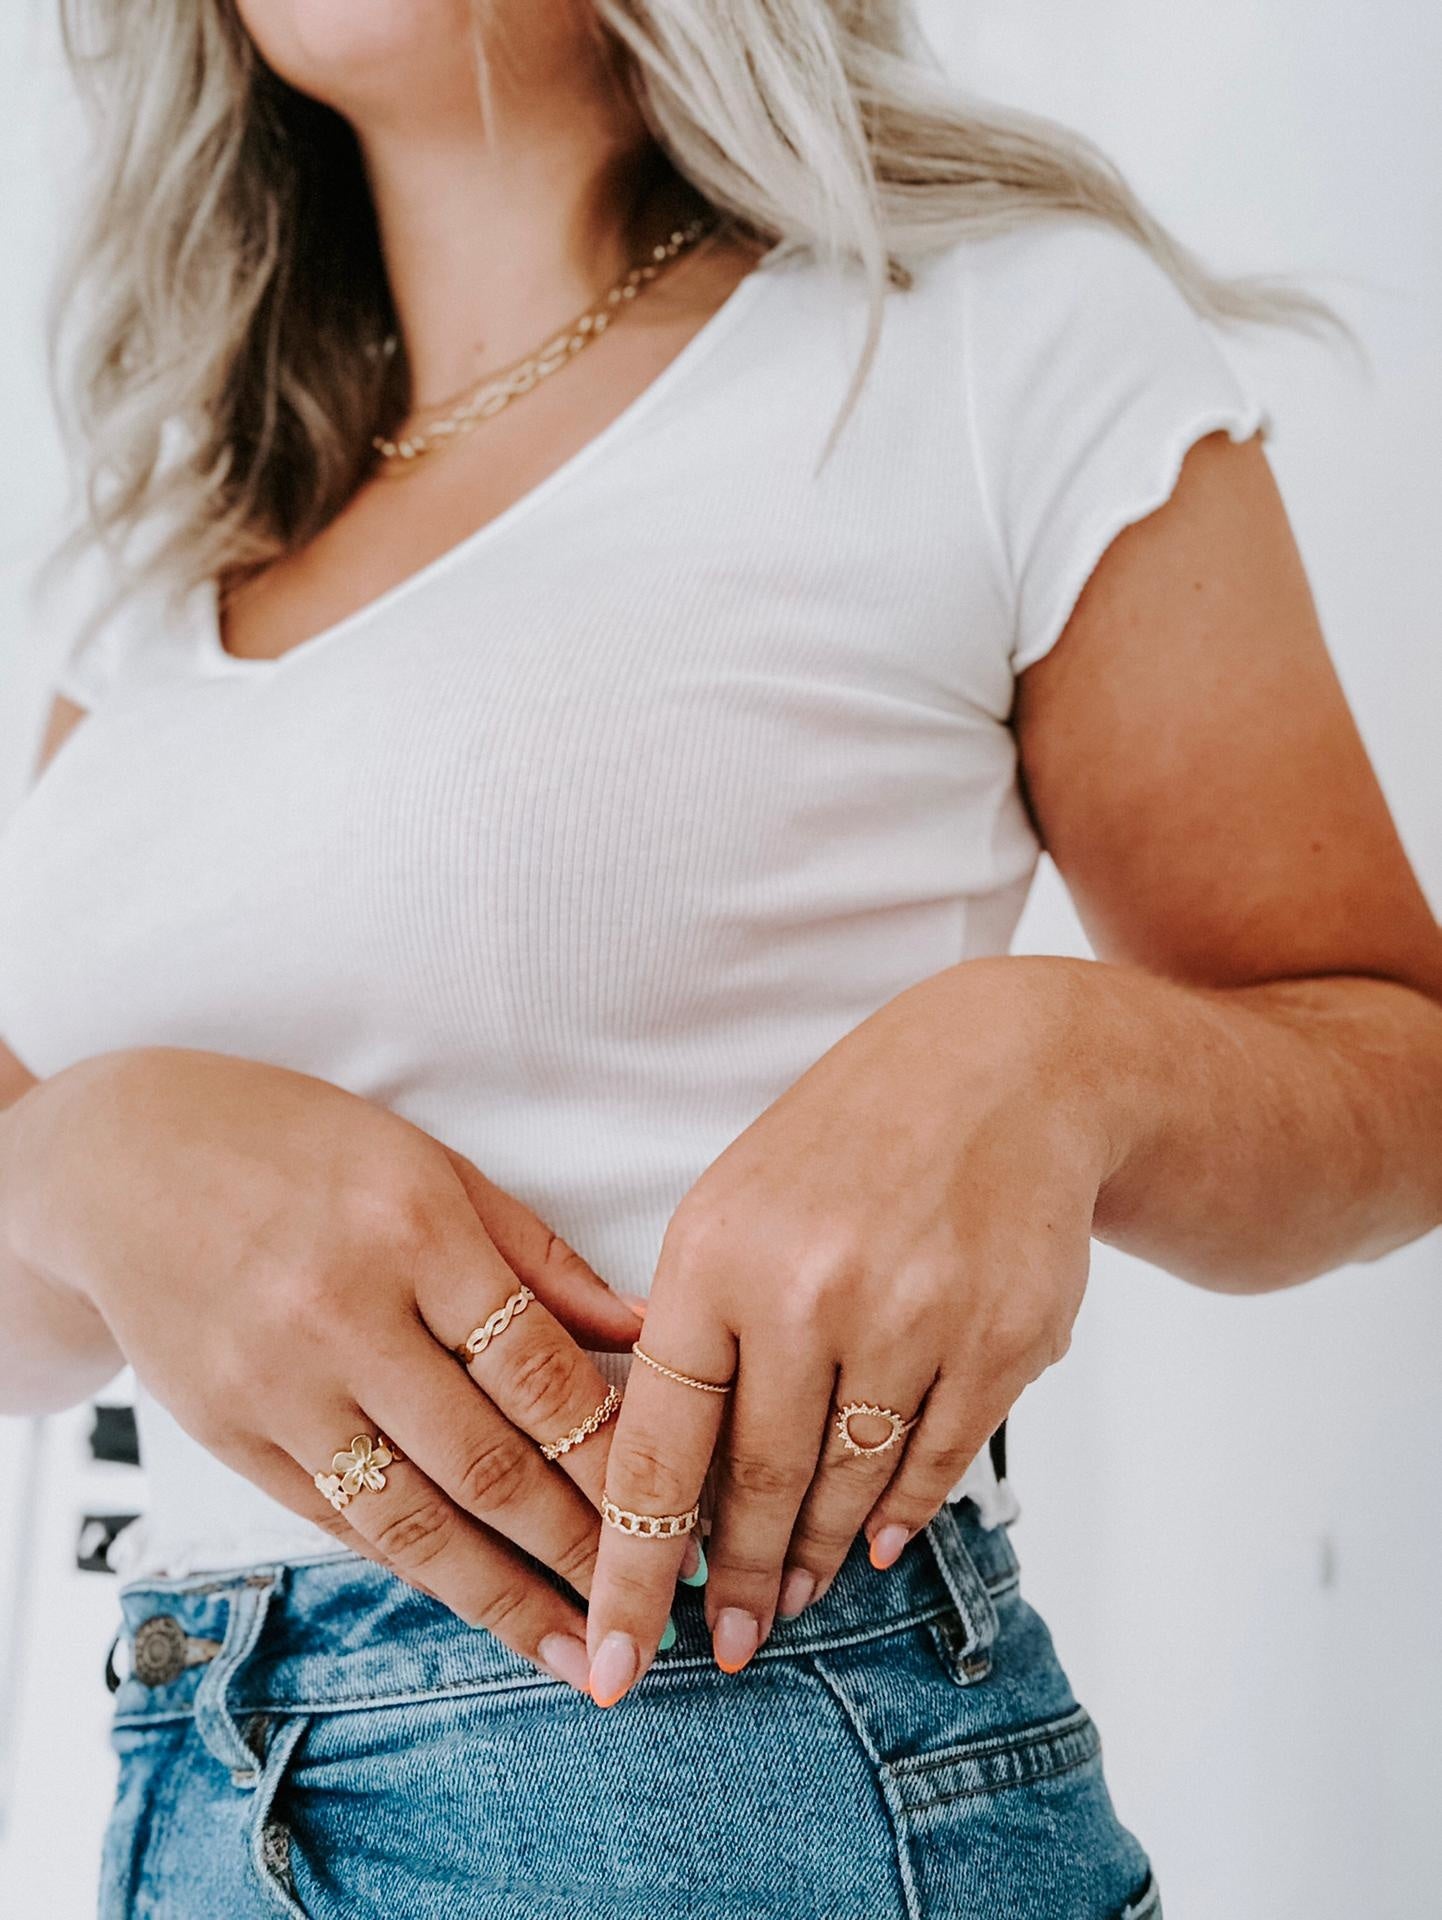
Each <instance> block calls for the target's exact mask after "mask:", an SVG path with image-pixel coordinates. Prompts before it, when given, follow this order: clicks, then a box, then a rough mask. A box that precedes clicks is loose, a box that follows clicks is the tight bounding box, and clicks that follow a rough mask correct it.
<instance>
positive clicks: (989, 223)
mask: <svg viewBox="0 0 1442 1920" xmlns="http://www.w3.org/2000/svg"><path fill="white" fill-rule="evenodd" d="M471 4H472V22H473V30H472V33H471V36H470V38H471V42H472V49H473V52H474V54H475V57H476V62H477V82H478V88H479V92H480V98H481V100H482V103H483V105H484V104H486V103H487V102H488V100H489V91H488V74H487V64H486V59H485V58H484V57H483V53H482V48H483V45H484V44H485V43H486V40H487V35H486V32H485V27H486V24H487V18H486V16H487V14H488V11H489V8H490V6H491V5H492V4H494V0H471ZM581 4H582V5H583V6H586V7H588V8H589V13H590V18H591V21H592V25H593V28H594V30H595V31H596V32H597V33H598V34H600V35H601V36H602V38H603V42H604V43H605V44H606V45H607V46H608V48H609V49H610V50H611V52H612V53H613V55H614V56H615V59H616V61H617V64H618V71H619V73H620V75H621V77H622V81H623V84H625V85H628V86H629V87H630V88H631V89H632V94H633V98H634V100H635V101H636V103H637V107H638V110H639V112H640V115H641V117H642V119H643V121H644V123H645V126H646V128H647V130H648V131H649V132H650V133H651V134H652V135H653V136H654V139H655V141H656V142H657V144H658V146H659V148H660V149H661V151H662V153H663V154H664V155H665V156H666V157H667V158H668V159H669V161H670V163H671V165H672V166H674V168H675V169H676V171H677V172H678V173H679V174H681V175H682V176H683V177H684V178H685V179H687V180H688V181H689V182H690V183H691V185H692V186H693V187H694V188H695V189H696V190H697V191H699V192H700V193H701V194H702V195H703V196H704V198H705V200H706V201H707V202H708V203H709V204H710V205H711V206H712V207H714V208H715V209H716V210H717V211H718V212H719V213H720V214H721V215H722V216H723V220H724V221H725V224H726V225H727V227H728V229H729V230H730V231H732V232H733V233H737V234H742V235H746V236H749V237H751V238H754V239H755V240H757V241H759V242H762V243H765V244H766V245H774V244H776V243H777V242H784V243H786V250H787V251H790V250H791V248H792V247H793V246H794V247H797V248H806V249H810V250H813V251H814V252H815V253H817V254H818V255H819V256H821V257H822V258H824V259H828V260H833V261H838V260H843V259H844V260H849V261H853V262H856V263H858V264H859V265H860V267H861V268H862V270H863V271H864V274H865V276H866V281H867V284H868V287H869V325H868V330H867V334H866V337H865V341H864V345H863V349H862V353H861V356H860V359H859V362H858V365H857V369H856V373H855V375H854V377H853V381H852V384H851V387H850V389H849V391H848V393H847V396H846V398H845V400H844V402H843V406H842V410H841V414H840V416H839V418H838V421H837V423H836V427H835V428H833V434H832V440H831V441H828V443H827V450H828V452H829V449H830V446H831V445H832V444H833V443H834V438H835V434H836V432H837V431H839V429H840V426H841V424H842V421H844V419H845V417H846V415H847V414H848V413H849V411H850V408H851V407H852V405H854V402H855V399H856V396H857V394H858V393H859V391H860V389H861V385H862V383H863V381H864V379H865V376H866V372H867V370H868V368H869V367H870V365H871V361H872V357H873V355H874V352H875V348H876V342H877V337H878V333H879V329H880V324H881V309H882V302H883V298H884V295H885V292H886V289H887V286H888V285H895V286H900V287H906V286H909V285H910V283H911V269H912V268H913V267H914V266H916V265H917V264H918V263H919V262H920V261H922V260H923V259H924V258H925V257H926V256H927V255H930V254H933V253H936V252H937V251H939V250H941V249H944V248H946V247H949V246H950V245H951V244H952V243H953V242H954V241H955V240H957V239H958V238H959V237H960V236H962V235H963V234H968V233H986V232H992V231H996V230H999V229H1002V228H1007V227H1010V226H1013V225H1015V224H1017V223H1018V222H1021V221H1025V220H1028V219H1034V218H1037V217H1040V216H1050V215H1055V214H1057V213H1066V214H1075V215H1080V216H1089V217H1092V218H1094V219H1100V220H1103V221H1105V222H1108V223H1110V224H1111V225H1113V226H1115V227H1117V228H1119V229H1121V230H1122V231H1123V232H1124V233H1126V234H1129V235H1130V236H1131V237H1132V238H1133V239H1134V240H1136V241H1137V242H1139V243H1140V244H1141V245H1142V246H1143V247H1144V248H1145V249H1146V250H1147V251H1148V253H1150V254H1151V256H1152V257H1153V259H1155V260H1156V261H1157V262H1158V263H1159V264H1160V265H1161V266H1162V267H1163V268H1164V269H1165V270H1166V271H1167V272H1168V273H1169V274H1170V275H1171V276H1172V277H1173V278H1174V280H1175V281H1176V283H1177V285H1178V286H1179V287H1180V289H1181V291H1182V292H1183V294H1184V295H1185V296H1186V297H1187V299H1188V300H1189V301H1190V302H1191V304H1192V305H1193V306H1194V307H1195V309H1196V310H1197V311H1198V312H1199V313H1200V314H1202V315H1203V316H1205V317H1207V318H1210V319H1214V320H1217V321H1221V322H1224V323H1236V322H1263V323H1273V324H1288V325H1294V326H1297V327H1300V328H1301V329H1302V330H1304V331H1308V332H1312V333H1318V332H1322V331H1325V330H1328V329H1330V330H1334V331H1336V332H1339V333H1340V334H1342V335H1344V336H1345V337H1347V338H1348V339H1349V340H1351V341H1352V342H1353V344H1354V345H1357V344H1358V343H1357V342H1356V338H1355V335H1353V333H1352V330H1351V328H1350V327H1348V326H1347V324H1346V322H1345V321H1343V320H1341V318H1340V317H1339V316H1338V315H1337V314H1336V313H1335V312H1334V310H1333V309H1332V308H1331V307H1330V306H1328V305H1327V304H1326V303H1325V302H1324V301H1322V300H1320V299H1319V298H1317V297H1316V296H1314V295H1312V294H1310V293H1307V292H1305V291H1303V290H1301V289H1299V288H1298V287H1296V286H1295V285H1292V284H1289V283H1287V282H1286V281H1284V280H1282V279H1278V278H1275V277H1271V278H1263V277H1261V276H1256V275H1249V276H1245V277H1232V278H1223V277H1220V276H1218V275H1216V274H1214V273H1212V272H1210V271H1209V270H1208V269H1207V267H1206V266H1205V265H1204V264H1203V262H1202V261H1201V260H1200V259H1199V258H1198V257H1197V255H1196V254H1195V253H1193V252H1192V251H1190V250H1189V249H1188V248H1187V247H1185V246H1184V245H1183V244H1182V243H1181V242H1180V241H1179V240H1178V239H1177V238H1176V237H1175V236H1173V235H1172V234H1171V233H1169V232H1168V231H1167V230H1166V228H1165V227H1164V226H1163V225H1162V224H1161V223H1160V222H1159V221H1158V220H1157V219H1156V218H1155V217H1154V216H1153V215H1152V214H1151V213H1149V212H1148V211H1147V209H1146V208H1145V207H1144V206H1143V205H1142V204H1141V202H1140V201H1139V200H1138V198H1137V196H1136V195H1135V193H1134V192H1133V191H1132V189H1131V188H1130V187H1129V186H1128V185H1127V183H1126V181H1125V180H1124V178H1123V177H1122V175H1121V173H1120V171H1119V170H1118V168H1117V167H1116V166H1115V164H1114V163H1113V162H1112V161H1111V160H1109V159H1108V158H1107V157H1106V155H1105V154H1103V153H1102V152H1101V151H1100V150H1099V149H1098V148H1097V147H1096V146H1094V145H1093V144H1092V143H1091V142H1090V141H1089V140H1088V139H1086V138H1085V137H1084V136H1082V135H1081V134H1079V133H1076V132H1074V131H1072V130H1070V129H1068V128H1065V127H1063V126H1061V125H1059V124H1057V123H1056V122H1053V121H1051V120H1049V119H1046V118H1045V117H1043V116H1040V115H1036V114H1032V113H1028V112H1023V111H1021V110H1018V109H1014V108H1010V107H1005V106H1001V105H999V104H997V103H995V102H990V101H985V100H982V99H979V98H975V97H973V96H971V95H969V94H967V93H966V92H964V91H963V90H962V89H960V88H959V87H958V86H957V85H955V84H954V83H953V82H951V81H950V80H949V79H947V78H946V77H945V76H944V75H943V74H942V73H941V72H940V71H939V69H938V67H937V65H936V62H935V59H934V57H933V56H932V55H931V53H930V51H929V50H928V49H927V47H926V43H925V42H924V40H923V38H922V36H921V32H920V28H919V26H918V24H917V21H916V19H915V17H914V12H913V6H912V3H911V0H581ZM60 7H61V17H62V26H63V32H64V39H65V46H66V51H67V54H68V56H69V59H70V62H71V65H72V69H73V71H74V72H75V74H76V76H77V78H78V80H79V82H80V84H81V90H82V93H83V95H84V97H85V99H86V101H87V103H88V104H89V105H90V107H91V109H92V113H93V120H94V124H95V128H96V132H97V136H98V146H99V151H98V153H97V154H96V156H95V158H94V161H93V163H92V166H91V170H90V178H91V179H93V180H94V182H95V183H96V185H95V190H94V193H93V196H92V199H91V201H90V204H89V205H88V207H86V209H85V210H84V213H83V217H82V219H81V220H80V221H79V222H78V224H77V229H76V231H75V233H74V236H73V241H72V244H71V246H70V248H69V250H68V254H67V257H66V259H65V261H64V263H63V265H62V269H61V272H60V274H59V276H58V279H57V282H56V288H55V294H54V304H53V309H52V327H51V338H52V341H53V342H54V346H53V349H52V362H51V377H52V384H53V386H54V389H55V395H56V401H57V411H58V412H59V415H60V418H61V422H62V427H63V429H64V430H65V432H66V434H67V437H68V438H69V440H70V443H71V446H72V450H73V452H75V453H76V454H77V456H78V460H77V464H78V467H79V471H80V473H81V475H82V477H83V508H82V512H81V516H80V517H81V524H80V525H79V526H77V527H76V529H75V530H74V531H73V532H72V534H71V535H70V536H69V538H68V539H67V541H66V542H65V543H64V545H63V546H62V548H61V550H60V552H59V553H58V554H57V555H56V559H57V560H59V559H62V558H63V557H65V556H66V555H67V554H71V553H73V551H74V550H75V546H76V544H77V543H79V544H81V545H87V544H90V543H93V542H99V543H100V544H102V545H104V546H108V547H109V548H110V549H111V550H112V553H114V554H117V555H118V553H119V552H120V550H121V549H123V548H124V547H125V546H126V545H127V544H128V542H129V540H130V538H131V536H133V535H135V534H137V533H139V532H141V530H142V529H147V528H155V529H158V535H157V537H156V538H155V539H153V540H152V541H151V543H150V546H149V550H148V552H147V554H146V556H145V558H144V560H143V563H142V565H141V567H140V568H139V569H138V570H136V569H134V568H131V569H130V573H129V577H128V581H127V585H126V586H125V587H123V588H122V589H121V595H122V596H123V594H124V593H125V592H128V591H130V590H133V588H134V586H135V585H137V584H139V582H140V581H141V580H163V581H164V582H166V583H167V584H168V586H169V587H170V588H171V590H172V591H173V592H174V593H175V594H176V596H177V597H179V596H180V595H182V594H184V593H186V592H188V591H189V590H190V589H191V588H193V587H194V586H196V585H197V584H199V583H200V582H202V581H204V580H206V579H209V578H211V577H214V576H228V575H232V574H235V573H242V574H243V573H245V572H248V571H252V570H255V569H258V568H260V567H263V566H264V565H265V564H267V562H269V561H270V560H272V559H274V558H276V557H277V556H279V555H280V554H282V553H285V552H287V551H290V550H293V549H295V548H297V547H299V546H301V545H303V544H304V543H305V542H306V541H307V540H308V539H310V538H311V537H312V536H313V535H315V534H316V533H318V532H319V531H320V529H321V528H322V527H324V526H325V525H326V524H327V523H328V522H329V521H330V520H331V519H332V518H333V517H334V516H335V515H336V514H337V513H338V512H339V511H340V509H341V508H342V506H344V504H345V503H346V501H347V500H348V499H349V498H350V496H351V495H352V493H353V492H354V491H355V489H356V488H357V486H358V485H359V484H360V482H361V480H362V478H363V477H364V475H365V473H366V471H367V469H368V467H369V465H370V462H371V459H372V452H371V445H370V443H371V438H372V435H374V434H376V433H378V432H383V431H387V430H388V429H389V428H390V427H391V426H392V425H394V424H395V423H397V422H398V421H399V420H401V419H402V418H403V417H404V415H405V412H406V410H407V406H408V399H409V396H408V391H407V375H406V369H405V360H404V352H403V350H402V351H399V352H397V351H389V352H388V351H387V350H386V342H387V340H388V338H389V337H391V336H393V333H394V328H395V316H394V313H393V310H392V307H391V301H390V295H389V291H388V287H387V280H386V272H385V266H384V262H383V259H382V256H381V249H380V242H379V236H378V232H377V226H376V221H375V216H374V211H373V208H372V205H371V200H370V195H369V190H368V188H367V186H366V183H365V178H364V173H363V170H362V166H361V161H360V152H359V147H358V143H357V141H356V138H355V136H354V134H353V132H352V131H351V129H350V127H349V126H348V124H347V123H346V122H345V121H344V120H343V119H342V117H341V116H340V115H339V114H337V113H336V112H334V111H333V110H332V109H330V108H328V107H325V106H322V105H320V104H318V103H316V102H315V101H313V100H311V99H308V98H307V97H305V96H304V95H302V94H301V93H299V92H298V91H297V90H296V89H294V88H293V87H291V86H289V85H288V84H287V83H286V82H284V81H283V80H281V79H279V78H278V77H277V76H276V75H275V74H274V73H273V72H272V70H271V69H270V68H269V67H268V66H267V65H266V64H265V62H264V61H263V60H262V59H261V57H260V55H259V54H258V53H257V51H256V49H255V47H254V45H253V44H252V42H251V40H250V38H249V35H248V34H247V33H246V31H245V29H244V27H243V26H242V24H241V22H240V19H239V17H238V15H237V13H236V11H235V7H234V4H233V0H189V4H187V5H185V6H177V5H175V4H174V0H60ZM117 597H120V596H117ZM114 604H115V603H114V600H112V601H110V602H108V603H107V607H106V608H101V609H98V610H97V612H96V615H95V620H96V622H99V621H101V620H103V618H104V617H105V614H106V612H107V611H108V610H109V609H110V608H112V607H113V605H114Z"/></svg>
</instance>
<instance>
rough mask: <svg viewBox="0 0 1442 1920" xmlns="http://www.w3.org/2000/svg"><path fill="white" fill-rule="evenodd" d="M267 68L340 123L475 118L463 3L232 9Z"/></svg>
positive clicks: (243, 3)
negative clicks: (450, 114)
mask: <svg viewBox="0 0 1442 1920" xmlns="http://www.w3.org/2000/svg"><path fill="white" fill-rule="evenodd" d="M236 11H237V12H238V13H239V15H240V18H241V21H242V23H243V25H244V26H245V29H246V31H247V32H248V33H249V35H250V37H251V39H252V40H253V41H254V42H255V44H256V46H257V47H258V48H259V50H260V53H261V55H262V57H263V58H264V59H265V61H266V63H267V65H268V66H270V67H272V68H274V70H275V71H276V72H277V73H278V74H279V75H280V76H281V78H282V79H283V80H288V81H289V82H290V84H291V85H292V86H293V87H295V88H296V89H297V90H298V91H299V92H301V93H305V94H309V95H310V96H311V98H312V99H315V100H321V101H324V102H325V104H326V105H327V106H331V107H334V108H336V109H337V111H338V112H340V113H343V114H346V115H347V116H350V117H355V116H375V115H384V116H386V117H392V116H394V115H395V114H397V113H406V114H409V115H411V116H414V115H416V114H424V115H426V116H434V115H435V114H436V113H437V112H442V113H443V112H445V111H446V110H447V108H448V107H452V106H454V107H459V108H461V109H463V110H465V111H467V112H473V111H474V109H475V99H476V94H475V81H474V75H473V72H472V66H471V61H470V58H469V55H468V51H467V49H468V43H469V36H470V30H471V19H472V7H471V0H236Z"/></svg>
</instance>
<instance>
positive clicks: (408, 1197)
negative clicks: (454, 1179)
mask: <svg viewBox="0 0 1442 1920" xmlns="http://www.w3.org/2000/svg"><path fill="white" fill-rule="evenodd" d="M442 1191H443V1189H441V1187H440V1183H439V1182H437V1181H436V1180H435V1178H434V1177H433V1176H432V1173H431V1171H430V1170H429V1169H426V1168H422V1167H418V1166H416V1165H414V1164H413V1163H412V1161H411V1160H410V1157H409V1156H407V1155H402V1156H401V1157H400V1159H399V1160H398V1161H395V1162H392V1163H388V1164H387V1165H385V1166H384V1167H383V1168H382V1169H381V1170H380V1171H379V1172H377V1171H376V1170H375V1169H374V1168H370V1169H368V1172H367V1177H366V1178H365V1179H364V1180H360V1181H357V1182H356V1183H355V1184H354V1185H353V1186H351V1187H350V1188H349V1189H348V1190H347V1192H346V1193H345V1194H344V1195H343V1197H342V1202H341V1204H342V1209H343V1214H344V1218H345V1222H346V1226H347V1229H348V1232H349V1233H350V1234H351V1235H353V1236H354V1237H355V1239H356V1240H358V1241H359V1243H360V1244H361V1245H362V1246H364V1247H367V1248H369V1249H370V1250H371V1251H372V1252H374V1249H375V1247H376V1246H377V1244H379V1245H380V1246H382V1247H385V1248H388V1249H391V1250H395V1251H403V1252H406V1253H424V1252H426V1251H428V1250H430V1249H432V1248H433V1247H434V1246H435V1244H436V1241H437V1239H438V1237H439V1221H440V1213H441V1193H442Z"/></svg>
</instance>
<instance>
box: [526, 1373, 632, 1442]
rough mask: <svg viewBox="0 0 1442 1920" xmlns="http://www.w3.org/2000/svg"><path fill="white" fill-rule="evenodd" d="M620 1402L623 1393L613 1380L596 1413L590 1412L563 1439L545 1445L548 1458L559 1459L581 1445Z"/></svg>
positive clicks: (603, 1422)
mask: <svg viewBox="0 0 1442 1920" xmlns="http://www.w3.org/2000/svg"><path fill="white" fill-rule="evenodd" d="M620 1404H621V1395H620V1393H619V1392H618V1391H617V1388H616V1385H615V1383H614V1382H612V1384H611V1385H610V1386H609V1387H608V1388H607V1389H606V1397H605V1399H604V1400H603V1401H602V1402H601V1404H600V1406H599V1407H597V1409H596V1411H595V1412H594V1413H588V1414H587V1415H586V1417H585V1419H584V1420H583V1421H582V1422H581V1424H580V1426H579V1427H572V1429H571V1431H570V1432H569V1433H568V1434H566V1435H565V1436H564V1437H563V1438H562V1439H560V1440H553V1441H551V1443H550V1444H549V1445H548V1446H543V1447H542V1448H541V1452H542V1453H543V1454H544V1455H545V1456H546V1458H547V1459H548V1460H559V1459H560V1457H561V1455H562V1454H563V1453H569V1452H570V1451H571V1449H572V1447H579V1446H580V1444H581V1442H582V1441H583V1440H584V1439H585V1438H586V1436H587V1435H588V1434H592V1433H594V1432H595V1431H596V1429H597V1428H598V1427H603V1426H605V1424H606V1422H607V1421H608V1420H609V1419H610V1417H611V1415H612V1414H613V1413H614V1412H615V1411H616V1409H617V1407H619V1406H620Z"/></svg>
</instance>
